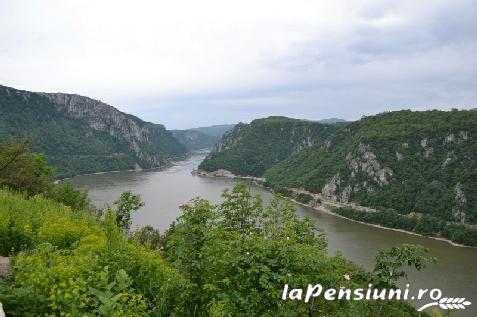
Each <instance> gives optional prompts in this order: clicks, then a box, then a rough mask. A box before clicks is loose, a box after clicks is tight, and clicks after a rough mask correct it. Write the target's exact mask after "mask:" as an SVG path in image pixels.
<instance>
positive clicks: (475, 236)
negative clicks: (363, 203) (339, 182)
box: [331, 207, 477, 247]
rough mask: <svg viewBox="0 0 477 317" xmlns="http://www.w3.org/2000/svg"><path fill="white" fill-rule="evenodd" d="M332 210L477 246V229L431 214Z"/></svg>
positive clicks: (384, 224)
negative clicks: (443, 219) (449, 221)
mask: <svg viewBox="0 0 477 317" xmlns="http://www.w3.org/2000/svg"><path fill="white" fill-rule="evenodd" d="M331 209H332V211H333V212H335V213H337V214H339V215H341V216H344V217H346V218H349V219H353V220H358V221H362V222H366V223H372V224H377V225H381V226H385V227H388V228H395V229H402V230H406V231H410V232H415V233H418V234H422V235H424V236H430V237H442V238H445V239H448V240H451V241H452V242H455V243H459V244H463V245H468V246H474V247H477V230H476V229H472V228H467V227H465V226H464V225H461V224H447V223H446V222H445V221H442V220H439V219H437V218H435V217H432V216H429V215H420V216H418V215H402V214H399V213H397V212H396V211H390V210H388V211H377V212H366V211H361V210H356V209H353V208H349V207H341V208H336V207H331Z"/></svg>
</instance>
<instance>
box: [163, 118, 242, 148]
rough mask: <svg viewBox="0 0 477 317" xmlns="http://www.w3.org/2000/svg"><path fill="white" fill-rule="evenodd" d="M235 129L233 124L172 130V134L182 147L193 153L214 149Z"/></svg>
mask: <svg viewBox="0 0 477 317" xmlns="http://www.w3.org/2000/svg"><path fill="white" fill-rule="evenodd" d="M233 127H234V125H233V124H223V125H214V126H210V127H200V128H192V129H187V130H171V132H172V134H173V135H174V137H175V138H176V139H177V140H178V141H179V142H180V143H181V144H182V145H184V146H185V147H186V148H187V149H188V150H189V151H193V150H199V149H204V148H211V147H213V146H214V145H215V144H216V143H217V141H219V140H220V138H221V137H222V135H223V134H224V133H226V132H227V131H229V130H230V129H232V128H233Z"/></svg>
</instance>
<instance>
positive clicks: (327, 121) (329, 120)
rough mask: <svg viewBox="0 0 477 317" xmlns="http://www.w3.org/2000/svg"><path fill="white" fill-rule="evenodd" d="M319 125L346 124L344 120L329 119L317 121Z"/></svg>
mask: <svg viewBox="0 0 477 317" xmlns="http://www.w3.org/2000/svg"><path fill="white" fill-rule="evenodd" d="M318 122H319V123H325V124H332V123H346V122H348V121H346V120H345V119H339V118H329V119H321V120H318Z"/></svg>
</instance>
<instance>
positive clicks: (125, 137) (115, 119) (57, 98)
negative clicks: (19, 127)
mask: <svg viewBox="0 0 477 317" xmlns="http://www.w3.org/2000/svg"><path fill="white" fill-rule="evenodd" d="M40 94H41V95H43V96H45V97H47V98H48V99H49V100H50V101H52V102H53V104H54V105H55V106H56V107H57V109H58V111H60V112H63V113H66V114H67V115H69V116H71V117H73V118H76V119H81V120H84V121H85V122H86V123H87V124H88V125H89V126H90V127H91V128H92V129H94V130H97V131H103V132H106V133H108V134H109V135H111V136H112V137H114V138H116V139H118V140H121V141H124V142H125V143H126V144H127V145H128V147H129V149H130V150H131V151H132V152H133V153H135V155H136V157H137V162H136V163H137V165H139V166H140V167H141V168H151V167H160V166H162V165H163V164H164V162H165V159H166V158H168V157H171V156H175V155H181V154H184V153H185V152H186V151H187V150H186V149H185V147H184V146H183V145H182V144H180V143H179V142H178V141H177V140H176V139H175V138H174V137H173V136H172V134H171V133H170V132H169V131H167V130H166V129H165V127H164V126H163V125H160V124H153V123H149V122H144V121H142V120H141V119H139V118H137V117H135V116H132V115H129V114H125V113H123V112H121V111H119V110H117V109H116V108H114V107H112V106H110V105H108V104H105V103H103V102H101V101H99V100H94V99H91V98H88V97H84V96H79V95H74V94H64V93H40Z"/></svg>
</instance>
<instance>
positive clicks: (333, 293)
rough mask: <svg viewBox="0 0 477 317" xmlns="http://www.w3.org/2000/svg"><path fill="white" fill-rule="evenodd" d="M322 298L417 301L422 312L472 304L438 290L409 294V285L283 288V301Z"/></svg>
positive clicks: (286, 285)
mask: <svg viewBox="0 0 477 317" xmlns="http://www.w3.org/2000/svg"><path fill="white" fill-rule="evenodd" d="M319 296H323V298H324V299H325V300H330V301H331V300H353V301H359V300H412V301H414V300H418V301H422V302H423V304H422V305H420V307H419V308H418V309H417V310H418V311H423V310H424V309H426V308H429V307H433V306H438V307H440V308H442V309H445V310H448V309H452V310H459V309H465V308H466V306H469V305H471V304H472V303H471V302H470V301H469V300H467V299H466V298H464V297H443V294H442V291H441V290H440V289H437V288H434V289H430V290H429V289H419V290H418V291H417V293H414V294H411V292H410V290H409V284H406V288H404V289H399V288H396V289H393V288H389V289H386V288H382V289H378V288H374V287H373V285H372V284H369V285H368V288H355V289H349V288H344V287H341V288H339V289H336V288H328V289H326V290H325V289H324V288H323V286H322V285H321V284H314V285H313V284H308V287H307V288H306V289H303V288H290V286H289V285H288V284H285V286H284V287H283V293H282V299H283V300H299V301H304V302H305V303H308V302H309V301H310V300H312V299H313V298H316V297H319Z"/></svg>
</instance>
